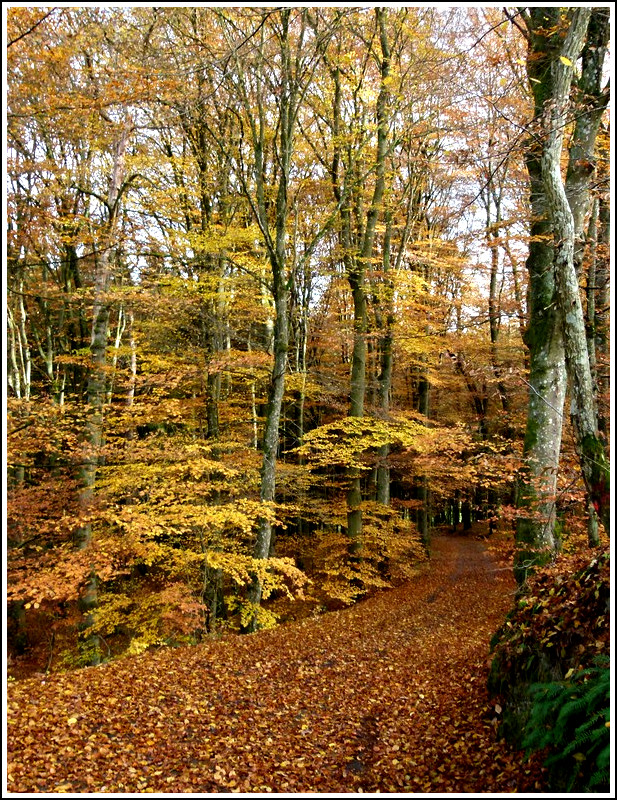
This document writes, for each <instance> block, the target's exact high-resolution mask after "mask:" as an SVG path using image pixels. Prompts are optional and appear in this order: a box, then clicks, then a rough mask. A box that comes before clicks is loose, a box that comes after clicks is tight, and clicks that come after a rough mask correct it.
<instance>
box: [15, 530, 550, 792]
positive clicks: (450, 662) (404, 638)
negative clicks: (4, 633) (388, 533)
mask: <svg viewBox="0 0 617 800" xmlns="http://www.w3.org/2000/svg"><path fill="white" fill-rule="evenodd" d="M513 591H514V583H513V579H512V575H511V570H509V569H505V568H503V567H502V565H499V564H498V562H497V560H496V558H495V557H494V556H492V555H491V554H490V553H489V551H487V549H486V546H485V544H484V543H483V542H481V541H479V540H477V539H475V538H471V537H461V536H448V535H441V536H437V537H435V539H434V542H433V552H432V558H431V560H430V563H429V565H427V567H426V569H424V570H423V572H422V573H421V574H420V575H419V576H418V577H417V578H416V579H414V580H412V581H410V582H409V583H407V584H405V585H404V586H401V587H399V588H397V589H393V590H391V591H387V592H382V593H380V594H379V595H377V596H375V597H373V598H371V599H369V600H366V601H365V602H363V603H360V604H358V605H357V606H354V607H353V608H349V609H345V610H343V611H338V612H333V613H330V614H326V615H323V616H321V617H319V618H317V619H311V620H306V621H303V622H297V623H289V624H286V625H283V626H280V627H278V628H276V629H273V630H270V631H263V632H260V633H259V634H256V635H254V636H234V637H229V638H227V639H224V640H223V641H220V642H209V643H206V644H204V645H200V646H198V647H192V648H181V649H177V648H176V649H174V648H168V649H164V650H161V651H159V652H155V653H146V654H144V655H142V656H139V657H134V658H130V659H124V660H120V661H116V662H113V663H110V664H107V665H104V666H102V667H99V668H95V669H86V670H80V671H76V672H72V673H66V674H61V675H57V676H50V677H48V678H47V679H46V680H43V679H41V678H34V679H29V680H25V681H20V682H18V683H16V684H12V685H11V686H10V687H9V696H8V705H7V710H8V737H9V738H8V773H9V784H8V787H9V790H10V791H13V792H59V791H60V792H62V791H65V792H71V793H74V792H121V793H127V792H141V793H143V792H156V793H178V792H202V793H211V792H217V793H220V792H234V791H235V792H270V791H272V792H294V793H295V792H328V793H339V792H358V791H362V792H409V793H411V792H473V793H478V792H516V791H518V792H523V791H534V790H535V791H538V788H534V781H535V780H536V777H537V776H536V775H534V774H533V770H531V769H528V767H527V765H525V764H523V763H521V758H520V754H517V753H515V752H513V751H512V750H511V749H510V748H509V747H508V746H507V745H505V744H504V743H503V742H495V741H494V740H495V716H496V714H495V711H494V709H493V707H492V706H491V704H490V702H489V699H488V696H487V693H486V690H485V685H486V675H487V663H488V655H489V651H488V642H489V639H490V636H491V634H492V633H493V632H494V631H495V630H496V628H497V627H498V626H499V625H500V624H501V622H502V621H503V617H504V615H505V613H506V612H507V611H508V609H509V608H510V606H511V603H512V595H513Z"/></svg>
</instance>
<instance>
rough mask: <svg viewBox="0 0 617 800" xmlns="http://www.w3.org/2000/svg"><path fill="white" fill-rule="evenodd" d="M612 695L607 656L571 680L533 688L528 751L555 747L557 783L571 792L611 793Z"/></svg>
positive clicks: (552, 767) (552, 759)
mask: <svg viewBox="0 0 617 800" xmlns="http://www.w3.org/2000/svg"><path fill="white" fill-rule="evenodd" d="M609 692H610V669H609V662H608V659H607V658H602V657H599V658H597V659H596V660H595V663H594V666H593V667H590V668H589V669H585V670H582V671H581V672H579V673H578V674H576V675H575V676H573V678H572V679H571V680H569V681H558V682H554V683H548V684H546V683H541V684H534V685H533V686H531V687H530V690H529V693H530V699H531V703H532V705H531V711H530V715H529V719H528V722H527V725H526V728H525V735H524V739H523V747H524V748H525V749H526V750H527V751H528V753H531V752H536V751H538V750H543V749H545V748H549V749H550V752H549V755H548V757H547V759H546V762H545V763H546V766H547V767H548V768H549V771H550V775H551V780H553V781H555V780H559V781H560V782H563V784H564V786H563V788H564V789H565V791H567V792H569V791H572V790H573V789H579V790H582V791H596V790H597V791H602V790H603V787H606V790H608V784H609V767H610V735H609V728H608V722H609V716H610V709H609V705H610V702H609ZM560 788H562V787H560Z"/></svg>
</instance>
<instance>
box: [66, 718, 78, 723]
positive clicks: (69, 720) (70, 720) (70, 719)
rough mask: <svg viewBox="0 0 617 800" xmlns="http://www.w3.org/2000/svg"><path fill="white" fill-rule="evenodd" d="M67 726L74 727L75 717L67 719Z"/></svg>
mask: <svg viewBox="0 0 617 800" xmlns="http://www.w3.org/2000/svg"><path fill="white" fill-rule="evenodd" d="M68 724H69V725H76V724H77V717H69V718H68Z"/></svg>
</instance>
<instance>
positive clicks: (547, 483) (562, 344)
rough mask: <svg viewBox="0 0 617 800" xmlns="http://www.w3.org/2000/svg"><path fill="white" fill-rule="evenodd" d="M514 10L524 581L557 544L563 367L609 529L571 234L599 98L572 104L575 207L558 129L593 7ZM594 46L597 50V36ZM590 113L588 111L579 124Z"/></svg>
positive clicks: (581, 210) (587, 474) (586, 467)
mask: <svg viewBox="0 0 617 800" xmlns="http://www.w3.org/2000/svg"><path fill="white" fill-rule="evenodd" d="M520 13H521V17H522V19H523V20H524V22H525V25H526V29H527V33H526V35H527V41H528V48H529V49H528V57H527V72H528V77H529V81H530V88H531V91H532V93H533V97H534V102H535V111H534V114H535V117H534V123H535V124H534V128H533V131H532V138H531V141H530V144H529V148H528V152H527V156H526V163H527V169H528V172H529V177H530V186H531V206H532V213H533V222H532V226H531V235H532V240H531V243H530V248H529V257H528V261H527V266H528V270H529V274H530V314H529V327H528V331H527V344H528V346H529V349H530V377H529V386H530V395H529V410H528V420H527V430H526V436H525V450H524V454H525V458H526V465H527V469H528V477H527V479H526V480H525V482H524V483H523V484H522V485H521V487H520V495H519V504H520V505H521V506H522V507H526V508H528V507H531V508H532V511H533V514H534V515H532V516H528V517H521V518H520V519H519V521H518V524H517V540H518V542H519V545H520V547H521V552H520V553H519V556H518V567H517V569H518V576H519V580H524V577H525V574H526V569H527V567H528V566H531V564H533V563H534V562H535V563H537V561H538V560H540V561H541V560H542V559H545V558H546V557H547V554H550V552H551V551H552V550H554V549H555V546H556V544H555V538H554V523H555V494H556V480H557V472H558V466H559V453H560V447H561V430H562V416H563V406H564V400H565V391H566V365H567V371H568V373H567V374H568V376H569V377H570V382H571V391H572V409H573V413H572V421H573V425H574V430H575V432H576V438H577V446H578V449H579V455H580V458H581V468H582V473H583V476H584V479H585V484H586V486H587V491H588V492H589V494H590V497H591V498H592V502H594V504H595V505H596V506H597V508H598V510H599V511H600V513H601V516H602V518H603V521H604V523H605V525H606V527H607V529H608V494H607V488H608V472H607V466H606V459H605V455H604V450H603V446H602V443H601V442H600V440H599V438H598V432H597V419H596V412H595V400H594V396H593V387H592V383H591V372H590V368H589V356H588V351H587V345H586V341H585V331H584V320H583V313H582V305H581V298H580V293H579V284H578V279H577V276H576V268H575V265H574V249H575V240H576V239H577V238H580V237H581V236H582V225H583V219H584V216H585V213H586V210H587V209H586V205H585V196H586V192H587V186H588V178H589V170H587V176H586V177H585V176H584V175H583V174H582V173H583V172H584V171H585V168H584V165H583V164H582V163H581V162H582V161H584V160H585V159H584V158H582V157H581V152H580V150H581V147H583V148H584V149H585V151H586V154H587V155H588V153H589V147H590V141H593V140H594V139H595V135H594V134H593V130H594V129H595V130H596V131H597V123H596V120H597V116H598V113H599V109H598V108H597V107H595V106H597V97H596V103H593V102H592V103H591V107H589V106H587V107H585V106H581V105H579V106H575V108H576V109H577V113H578V114H579V122H578V123H577V126H576V128H575V136H574V139H573V146H572V148H571V150H570V160H571V166H570V167H569V170H568V175H569V177H570V180H571V182H572V184H571V186H572V188H571V191H570V196H571V199H572V206H571V205H570V203H569V202H568V190H567V188H566V186H564V182H563V180H562V177H561V171H560V170H561V167H560V165H561V152H562V146H563V137H564V131H565V127H566V125H567V123H568V111H569V110H571V109H572V106H571V105H570V88H571V84H572V79H573V74H574V65H575V64H576V62H577V60H578V58H579V55H580V53H581V50H582V48H583V45H584V42H585V37H586V35H587V28H588V23H589V19H590V17H591V10H590V9H576V10H575V11H572V12H570V13H568V14H564V12H563V11H562V10H561V9H559V8H552V9H540V8H532V9H529V10H525V9H522V10H521V12H520ZM591 47H592V52H594V54H595V53H596V51H597V47H598V43H596V44H594V45H592V46H591ZM594 58H595V55H594ZM596 63H597V59H596ZM586 66H588V65H587V64H586ZM596 78H597V76H596ZM588 84H589V80H588V76H587V87H588V88H590V87H589V85H588ZM596 94H597V93H596ZM587 102H589V101H588V100H587ZM588 115H591V117H590V118H588V119H586V120H585V122H582V121H581V120H582V119H583V118H587V117H588ZM577 130H578V133H576V131H577ZM583 131H584V132H583ZM583 141H584V144H583ZM592 146H593V145H592ZM566 182H567V177H566ZM579 199H580V204H579ZM573 211H574V213H573ZM534 551H536V552H534ZM542 551H544V552H542Z"/></svg>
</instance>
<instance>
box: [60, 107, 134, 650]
mask: <svg viewBox="0 0 617 800" xmlns="http://www.w3.org/2000/svg"><path fill="white" fill-rule="evenodd" d="M132 129H133V126H132V121H131V120H129V121H128V122H127V124H126V125H125V127H124V130H123V131H122V133H121V135H120V138H119V139H118V141H117V142H116V145H115V152H114V164H113V170H112V175H111V177H110V185H109V193H108V198H107V207H108V209H109V218H108V221H107V228H106V231H105V237H104V239H103V240H102V241H101V242H99V257H98V259H97V263H96V273H95V283H94V309H93V318H92V333H91V341H90V353H91V366H90V373H89V376H88V408H87V416H86V426H85V430H84V449H83V459H82V465H81V469H80V479H81V485H82V488H81V492H80V496H79V502H80V505H81V507H82V509H83V510H84V512H85V514H86V515H87V514H88V512H89V509H90V506H91V504H92V500H93V498H94V486H95V481H96V471H97V467H98V464H99V458H100V450H101V446H102V444H103V415H104V406H105V396H106V395H105V390H106V378H107V371H106V352H107V338H108V326H109V300H108V297H107V293H108V289H109V284H110V280H111V267H110V261H111V254H112V252H113V245H114V237H115V234H116V228H117V220H118V211H119V201H120V196H121V188H122V182H123V179H124V159H125V154H126V148H127V146H128V142H129V136H130V134H131V131H132ZM91 541H92V525H91V523H90V522H86V523H85V524H83V525H81V526H80V528H79V529H78V530H77V531H76V532H75V534H74V542H75V546H76V547H77V548H78V549H79V550H86V549H88V547H89V546H90V543H91ZM97 603H98V579H97V576H96V574H95V572H94V570H93V571H92V573H91V575H90V578H89V580H88V583H87V585H86V588H85V590H84V592H83V594H82V596H81V599H80V609H81V611H82V613H83V615H84V619H83V623H82V626H81V627H82V653H83V655H84V658H85V659H86V660H87V661H88V663H90V664H98V663H100V658H101V655H100V645H99V640H98V637H97V636H93V635H92V634H90V633H89V629H90V628H91V627H92V625H93V623H94V610H95V608H96V606H97Z"/></svg>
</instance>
